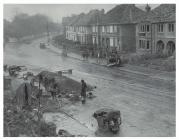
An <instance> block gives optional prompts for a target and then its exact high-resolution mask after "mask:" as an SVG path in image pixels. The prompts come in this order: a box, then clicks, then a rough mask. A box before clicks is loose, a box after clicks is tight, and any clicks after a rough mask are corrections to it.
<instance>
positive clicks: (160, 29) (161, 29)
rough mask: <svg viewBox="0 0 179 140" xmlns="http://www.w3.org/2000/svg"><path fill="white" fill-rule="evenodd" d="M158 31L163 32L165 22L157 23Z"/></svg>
mask: <svg viewBox="0 0 179 140" xmlns="http://www.w3.org/2000/svg"><path fill="white" fill-rule="evenodd" d="M157 31H158V32H163V24H158V25H157Z"/></svg>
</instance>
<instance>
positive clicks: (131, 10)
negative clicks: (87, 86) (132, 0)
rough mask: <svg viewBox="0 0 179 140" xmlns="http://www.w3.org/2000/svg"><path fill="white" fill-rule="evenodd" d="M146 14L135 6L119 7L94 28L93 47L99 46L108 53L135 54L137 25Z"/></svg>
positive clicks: (125, 5) (112, 10) (124, 5)
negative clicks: (122, 52) (123, 52)
mask: <svg viewBox="0 0 179 140" xmlns="http://www.w3.org/2000/svg"><path fill="white" fill-rule="evenodd" d="M144 13H145V12H144V11H142V10H141V9H139V8H137V7H135V5H134V4H121V5H117V6H116V7H115V8H113V9H111V10H110V11H109V12H107V13H106V14H105V15H104V16H103V17H102V20H101V21H100V22H99V23H98V24H96V25H93V26H92V38H93V45H95V44H98V46H99V47H100V48H101V49H102V50H104V51H106V52H107V53H108V52H111V51H113V50H114V51H120V52H121V51H125V52H135V48H136V38H135V34H136V24H137V20H138V19H139V17H140V16H141V15H143V14H144ZM104 51H103V52H104Z"/></svg>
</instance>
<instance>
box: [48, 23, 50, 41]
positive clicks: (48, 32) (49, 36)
mask: <svg viewBox="0 0 179 140" xmlns="http://www.w3.org/2000/svg"><path fill="white" fill-rule="evenodd" d="M49 42H50V35H49V27H48V21H47V44H48V45H49Z"/></svg>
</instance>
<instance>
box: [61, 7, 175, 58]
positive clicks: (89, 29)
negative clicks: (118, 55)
mask: <svg viewBox="0 0 179 140" xmlns="http://www.w3.org/2000/svg"><path fill="white" fill-rule="evenodd" d="M175 14H176V11H175V4H161V5H160V6H158V7H156V8H155V9H153V10H151V8H150V7H149V5H147V6H146V11H143V10H141V9H139V8H137V7H136V6H135V4H121V5H117V6H116V7H114V8H113V9H111V10H110V11H108V12H107V13H106V14H104V10H101V11H99V10H92V11H90V12H89V13H87V14H84V13H83V14H80V15H75V16H72V17H67V18H64V20H63V23H64V25H65V26H66V28H65V29H66V30H65V34H66V39H68V40H72V41H74V42H78V43H79V44H82V45H85V46H88V47H90V48H93V50H95V52H97V53H100V54H101V55H104V56H106V55H107V54H108V53H110V52H112V51H115V52H137V53H140V54H145V53H152V54H153V53H158V54H166V55H172V54H174V52H175V39H176V35H175V26H176V24H175V22H176V19H175Z"/></svg>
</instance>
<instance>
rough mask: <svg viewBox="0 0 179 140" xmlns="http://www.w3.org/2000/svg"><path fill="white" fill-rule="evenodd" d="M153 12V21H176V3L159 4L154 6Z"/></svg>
mask: <svg viewBox="0 0 179 140" xmlns="http://www.w3.org/2000/svg"><path fill="white" fill-rule="evenodd" d="M153 12H154V13H155V16H154V17H153V22H170V21H176V5H175V4H161V5H160V6H158V7H156V8H155V9H154V10H153Z"/></svg>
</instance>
